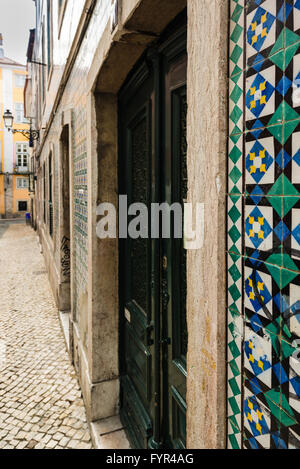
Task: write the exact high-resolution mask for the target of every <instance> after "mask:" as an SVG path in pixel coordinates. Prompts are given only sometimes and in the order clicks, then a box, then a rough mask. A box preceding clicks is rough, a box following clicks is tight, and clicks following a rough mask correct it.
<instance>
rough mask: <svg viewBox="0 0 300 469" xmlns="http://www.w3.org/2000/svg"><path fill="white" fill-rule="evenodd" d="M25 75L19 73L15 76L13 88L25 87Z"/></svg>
mask: <svg viewBox="0 0 300 469" xmlns="http://www.w3.org/2000/svg"><path fill="white" fill-rule="evenodd" d="M25 80H26V75H20V74H19V73H16V74H15V87H16V88H24V86H25Z"/></svg>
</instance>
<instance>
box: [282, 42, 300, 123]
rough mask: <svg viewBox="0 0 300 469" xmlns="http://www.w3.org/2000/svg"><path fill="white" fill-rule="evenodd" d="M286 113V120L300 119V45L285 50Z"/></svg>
mask: <svg viewBox="0 0 300 469" xmlns="http://www.w3.org/2000/svg"><path fill="white" fill-rule="evenodd" d="M284 62H285V65H284V66H285V81H284V87H285V112H284V120H285V121H290V120H294V119H297V118H299V117H300V43H299V42H298V43H297V44H294V45H293V46H290V47H288V48H287V49H285V60H284Z"/></svg>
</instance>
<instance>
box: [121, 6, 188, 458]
mask: <svg viewBox="0 0 300 469" xmlns="http://www.w3.org/2000/svg"><path fill="white" fill-rule="evenodd" d="M186 49H187V16H186V11H184V12H183V13H182V14H181V15H179V17H177V18H176V20H175V21H174V22H172V23H171V24H170V25H169V26H168V27H167V28H166V30H165V32H164V33H163V34H162V35H161V37H160V39H159V41H158V42H157V44H156V45H155V46H153V45H152V46H150V47H149V49H148V50H147V51H146V52H145V53H144V54H143V56H142V57H141V58H140V59H139V61H138V62H137V64H136V65H135V66H134V67H133V69H132V71H131V72H130V74H129V76H128V78H127V80H126V82H125V83H124V85H123V86H122V88H121V90H120V92H119V101H122V99H123V98H124V96H126V100H127V101H129V100H130V99H131V97H133V96H134V94H135V91H136V90H139V89H140V87H141V85H142V83H143V82H144V81H145V80H146V79H147V78H148V76H149V69H148V68H147V65H146V63H147V61H149V62H151V66H152V68H153V80H154V89H155V90H156V92H155V93H154V99H153V116H152V122H154V124H155V125H154V137H153V135H152V146H153V148H154V151H152V168H154V178H155V181H153V180H152V183H154V187H155V191H156V192H155V193H154V194H152V200H151V201H152V202H159V203H161V202H162V201H163V200H162V195H163V194H164V183H163V181H164V179H165V178H164V176H163V177H162V176H161V172H164V167H163V165H162V164H161V162H160V161H161V160H162V159H164V155H165V150H164V145H163V144H162V142H165V120H164V118H165V111H163V113H162V110H165V106H166V99H165V98H166V97H165V83H164V82H163V78H165V77H166V76H167V74H168V72H167V70H168V67H169V66H170V64H172V63H173V62H174V61H175V60H176V58H178V57H180V56H183V55H184V54H186ZM118 129H119V149H120V148H122V136H123V130H122V122H121V121H120V119H119V123H118ZM150 161H151V159H150ZM152 172H153V171H152ZM152 172H151V174H152ZM118 176H119V177H118V180H119V194H125V193H126V191H124V189H125V185H126V184H125V183H124V182H123V179H124V169H123V161H122V154H121V152H120V150H119V162H118ZM152 177H153V176H152ZM170 177H171V178H173V174H172V171H171V172H170ZM127 187H128V186H127ZM123 244H124V241H123V240H120V239H119V368H120V375H121V382H122V374H123V371H124V370H125V354H124V353H123V350H124V337H123V335H125V334H123V333H122V331H123V330H124V323H125V318H124V313H123V310H124V298H125V293H124V292H125V288H126V282H124V281H122V275H123V273H124V268H125V266H126V262H125V258H124V248H123ZM150 245H151V246H152V249H151V255H152V272H151V283H152V287H153V288H152V295H151V297H152V318H154V331H153V334H154V344H155V348H154V363H155V365H154V367H153V366H152V367H151V369H152V371H154V395H155V407H154V421H153V422H152V425H153V429H152V428H151V427H152V425H151V422H148V423H147V424H146V426H147V425H148V428H145V431H146V432H147V431H149V432H150V433H151V432H152V431H153V436H152V437H151V438H150V440H149V441H148V445H149V447H150V448H153V449H155V448H159V447H163V445H165V444H167V445H168V441H167V440H168V435H170V429H169V418H168V423H167V424H166V422H163V420H164V418H165V416H166V415H168V410H169V402H167V403H166V401H168V389H165V384H164V383H165V379H164V377H163V375H164V372H163V371H164V370H163V367H164V366H165V365H163V363H162V354H164V352H163V350H164V348H165V346H166V344H167V341H166V342H165V345H164V338H163V334H164V330H165V325H164V321H162V318H161V316H162V311H161V307H160V301H161V292H160V288H161V281H163V279H162V277H161V275H163V274H162V273H161V261H162V256H163V251H164V249H165V248H164V245H165V243H164V242H162V239H161V238H160V239H151V243H150ZM170 269H171V270H173V266H172V267H171V266H170ZM154 272H156V276H157V278H155V275H154ZM169 274H170V273H169ZM169 274H168V275H169ZM170 302H171V303H172V299H170ZM165 340H167V339H165ZM169 353H172V351H171V350H170V351H169ZM166 393H167V395H166ZM122 398H123V394H122V386H121V390H120V401H121V408H122ZM166 409H168V410H166ZM141 413H143V411H142V410H141ZM144 420H145V422H146V421H147V418H145V419H144ZM166 431H167V433H168V435H166ZM129 434H130V435H131V439H132V440H133V441H134V440H135V438H134V435H133V430H132V431H130V429H129Z"/></svg>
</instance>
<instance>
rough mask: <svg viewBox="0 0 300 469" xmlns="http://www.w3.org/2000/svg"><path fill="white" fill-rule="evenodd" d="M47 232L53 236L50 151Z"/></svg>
mask: <svg viewBox="0 0 300 469" xmlns="http://www.w3.org/2000/svg"><path fill="white" fill-rule="evenodd" d="M48 169H49V173H48V176H49V179H48V181H49V212H48V216H49V233H50V236H53V168H52V153H50V155H49V165H48Z"/></svg>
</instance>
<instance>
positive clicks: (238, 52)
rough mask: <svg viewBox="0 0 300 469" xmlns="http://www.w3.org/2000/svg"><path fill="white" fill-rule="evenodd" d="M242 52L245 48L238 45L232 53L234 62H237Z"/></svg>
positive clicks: (231, 57)
mask: <svg viewBox="0 0 300 469" xmlns="http://www.w3.org/2000/svg"><path fill="white" fill-rule="evenodd" d="M242 53H243V49H242V48H241V47H240V46H238V45H236V46H235V47H234V49H233V51H232V53H231V55H230V60H232V62H233V63H234V64H237V62H238V60H239V58H240V57H241V55H242Z"/></svg>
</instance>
